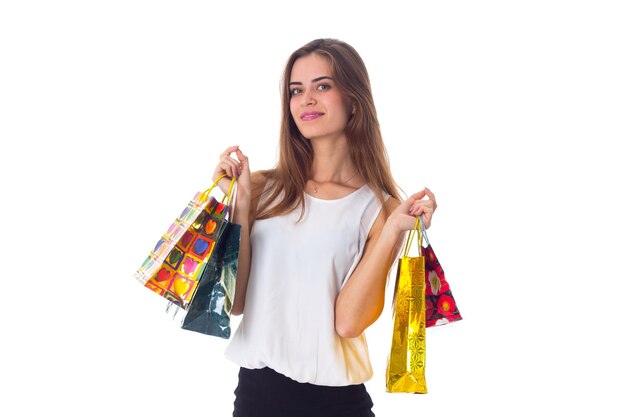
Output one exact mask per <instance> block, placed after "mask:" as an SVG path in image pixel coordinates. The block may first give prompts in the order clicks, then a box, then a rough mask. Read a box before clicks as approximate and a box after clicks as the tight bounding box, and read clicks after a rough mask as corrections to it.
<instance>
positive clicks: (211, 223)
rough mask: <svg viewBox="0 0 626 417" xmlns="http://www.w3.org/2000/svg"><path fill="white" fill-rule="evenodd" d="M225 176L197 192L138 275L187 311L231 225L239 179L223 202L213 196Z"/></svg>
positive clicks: (153, 289)
mask: <svg viewBox="0 0 626 417" xmlns="http://www.w3.org/2000/svg"><path fill="white" fill-rule="evenodd" d="M224 177H225V175H223V176H221V177H220V178H218V179H217V181H215V182H214V183H213V185H212V186H211V187H209V188H208V189H207V190H206V191H204V192H203V193H196V195H195V196H194V198H193V199H192V200H191V201H190V202H189V204H188V205H187V207H186V208H185V209H184V210H183V212H182V213H181V214H180V216H178V218H177V219H176V220H175V221H174V223H173V224H172V225H171V226H170V227H169V229H167V232H165V234H164V235H163V236H162V237H161V239H159V241H158V242H157V244H156V246H155V247H154V249H153V250H152V251H151V252H150V254H149V255H148V257H147V258H146V260H145V261H144V262H143V264H142V265H141V266H140V267H139V269H138V270H137V272H136V273H135V278H136V279H137V280H138V281H139V282H141V283H142V284H143V285H145V286H146V287H147V288H149V289H150V290H152V291H154V292H156V293H157V294H159V295H161V296H163V297H165V298H166V299H167V300H169V301H170V302H172V303H173V304H176V305H177V306H180V307H181V308H183V309H187V308H188V307H189V304H190V303H191V300H192V299H193V297H194V294H195V292H196V289H197V287H198V281H199V278H200V277H201V276H202V272H203V271H204V269H205V267H206V265H207V261H208V260H209V258H210V256H211V253H212V252H213V250H214V248H215V245H216V242H217V241H218V240H219V237H220V235H221V233H222V231H223V229H224V225H225V224H226V223H227V222H228V219H227V216H228V213H229V211H230V198H231V195H232V191H233V185H234V183H235V179H233V180H232V181H231V183H230V187H229V190H228V193H227V194H226V195H224V197H223V198H222V201H221V202H219V201H217V200H216V199H215V198H214V197H212V196H210V193H211V191H212V190H213V189H214V188H215V186H216V185H217V183H218V181H219V180H221V179H222V178H224Z"/></svg>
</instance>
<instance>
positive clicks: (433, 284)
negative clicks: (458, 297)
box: [420, 223, 463, 327]
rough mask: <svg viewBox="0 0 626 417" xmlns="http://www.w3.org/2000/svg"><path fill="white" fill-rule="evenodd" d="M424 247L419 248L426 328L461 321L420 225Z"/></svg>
mask: <svg viewBox="0 0 626 417" xmlns="http://www.w3.org/2000/svg"><path fill="white" fill-rule="evenodd" d="M420 228H421V229H422V237H423V242H424V246H423V247H422V248H421V249H422V253H423V255H424V261H425V263H426V265H425V266H426V271H425V275H426V327H433V326H440V325H442V324H448V323H452V322H455V321H458V320H461V319H462V318H463V317H461V313H459V309H458V307H457V304H456V301H455V300H454V296H453V295H452V291H451V290H450V284H448V281H446V275H445V273H444V272H443V268H442V267H441V264H440V263H439V260H438V259H437V255H435V252H434V251H433V247H432V245H431V244H430V242H429V241H428V236H427V235H426V229H424V224H423V223H420Z"/></svg>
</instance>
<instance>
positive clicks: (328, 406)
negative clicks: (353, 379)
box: [233, 367, 374, 417]
mask: <svg viewBox="0 0 626 417" xmlns="http://www.w3.org/2000/svg"><path fill="white" fill-rule="evenodd" d="M372 406H373V403H372V399H371V397H370V396H369V394H368V393H367V390H366V389H365V385H363V384H358V385H347V386H343V387H329V386H323V385H314V384H309V383H301V382H297V381H294V380H293V379H291V378H288V377H286V376H284V375H282V374H279V373H278V372H276V371H274V370H273V369H270V368H267V367H266V368H263V369H247V368H241V369H240V370H239V384H238V385H237V388H236V389H235V410H234V411H233V417H318V416H319V417H322V416H323V417H372V416H374V413H373V412H372Z"/></svg>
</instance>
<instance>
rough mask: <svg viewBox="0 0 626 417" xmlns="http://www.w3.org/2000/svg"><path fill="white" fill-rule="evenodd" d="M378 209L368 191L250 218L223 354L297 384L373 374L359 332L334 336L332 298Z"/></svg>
mask: <svg viewBox="0 0 626 417" xmlns="http://www.w3.org/2000/svg"><path fill="white" fill-rule="evenodd" d="M381 208H382V205H381V203H380V201H379V200H378V199H377V198H376V196H375V195H374V193H373V192H372V190H371V189H370V188H369V186H367V185H364V186H363V187H361V188H359V189H358V190H357V191H354V192H353V193H352V194H349V195H347V196H345V197H343V198H340V199H337V200H321V199H318V198H315V197H313V196H310V195H309V194H305V214H304V216H303V218H302V219H301V220H300V222H297V220H298V217H299V216H300V212H301V210H300V208H297V209H295V210H294V211H292V212H291V213H288V214H285V215H282V216H277V217H272V218H269V219H264V220H256V221H255V223H254V225H253V227H252V230H251V232H250V242H251V248H252V253H251V265H250V277H249V281H248V289H247V294H246V303H245V307H244V312H243V318H242V320H241V323H240V324H239V327H238V328H237V331H236V332H235V334H234V336H233V338H232V340H231V342H230V344H229V346H228V348H227V349H226V352H225V355H226V357H227V358H228V359H230V360H232V361H233V362H235V363H236V364H238V365H240V366H242V367H244V368H249V369H258V368H263V367H265V366H267V367H270V368H272V369H274V370H275V371H277V372H279V373H281V374H283V375H286V376H288V377H290V378H291V379H293V380H296V381H298V382H309V383H312V384H316V385H328V386H344V385H351V384H360V383H362V382H365V381H367V380H369V379H370V378H371V377H372V367H371V364H370V360H369V354H368V350H367V342H366V340H365V335H364V334H362V335H360V336H358V337H355V338H350V339H346V338H343V337H340V336H339V335H338V334H337V332H336V331H335V300H336V299H337V295H338V294H339V291H340V289H341V288H342V287H343V285H344V284H345V283H346V281H347V280H348V278H349V277H350V274H351V273H352V271H353V270H354V268H355V267H356V265H357V264H358V262H359V260H360V259H361V256H362V254H363V249H364V247H365V242H366V240H367V236H368V234H369V231H370V229H371V227H372V225H373V224H374V221H375V220H376V217H377V216H378V213H379V212H380V210H381Z"/></svg>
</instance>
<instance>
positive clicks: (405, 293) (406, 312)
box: [386, 219, 428, 394]
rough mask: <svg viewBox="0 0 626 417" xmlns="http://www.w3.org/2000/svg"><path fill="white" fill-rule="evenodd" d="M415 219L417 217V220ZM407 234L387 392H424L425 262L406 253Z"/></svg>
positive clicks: (420, 232) (401, 266)
mask: <svg viewBox="0 0 626 417" xmlns="http://www.w3.org/2000/svg"><path fill="white" fill-rule="evenodd" d="M417 222H419V219H418V220H417ZM416 231H417V232H418V234H419V238H418V248H419V249H421V242H422V239H421V238H422V231H421V229H420V228H419V226H418V225H417V223H416V229H414V230H413V231H412V232H411V233H410V234H409V239H408V240H407V244H406V247H405V250H404V255H403V256H402V258H401V259H400V260H399V261H398V272H397V277H396V282H397V288H396V297H395V305H394V323H393V336H392V340H391V351H390V353H389V358H388V361H387V382H386V385H387V392H410V393H419V394H426V393H427V392H428V389H427V387H426V299H425V294H426V278H425V276H426V275H425V272H426V265H425V260H424V257H423V256H422V254H421V250H420V254H419V256H417V257H410V256H408V250H409V247H410V245H411V242H412V240H413V235H414V234H415V232H416Z"/></svg>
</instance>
